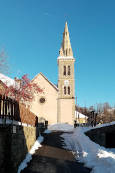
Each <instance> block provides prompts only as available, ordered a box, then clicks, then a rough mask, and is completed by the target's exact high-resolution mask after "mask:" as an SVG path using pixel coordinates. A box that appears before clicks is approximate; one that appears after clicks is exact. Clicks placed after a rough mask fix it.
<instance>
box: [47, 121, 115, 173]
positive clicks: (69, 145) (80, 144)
mask: <svg viewBox="0 0 115 173" xmlns="http://www.w3.org/2000/svg"><path fill="white" fill-rule="evenodd" d="M113 124H115V122H112V123H109V124H105V125H100V126H97V127H93V128H92V127H77V128H76V129H73V126H71V125H69V124H54V125H51V126H49V129H50V130H53V131H54V130H61V131H65V132H69V131H71V133H63V134H62V137H63V138H64V142H65V144H66V146H65V148H66V149H69V150H70V151H72V152H73V154H74V156H75V158H76V160H78V161H79V162H82V163H84V164H85V166H87V167H89V168H92V171H91V173H114V172H115V149H107V148H105V147H102V146H100V145H98V144H96V143H94V142H93V141H91V140H90V139H89V137H88V136H86V135H85V134H84V132H86V131H88V130H91V129H94V128H100V127H104V126H106V125H113ZM72 132H73V133H72Z"/></svg>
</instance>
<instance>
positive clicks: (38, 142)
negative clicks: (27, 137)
mask: <svg viewBox="0 0 115 173" xmlns="http://www.w3.org/2000/svg"><path fill="white" fill-rule="evenodd" d="M41 142H43V137H42V136H39V137H38V139H37V140H36V142H35V143H34V145H33V146H32V148H31V150H30V151H29V153H28V154H27V155H26V158H25V159H24V160H23V161H22V162H21V164H20V165H19V167H18V172H17V173H20V172H21V170H23V169H24V168H26V167H27V163H28V162H30V160H31V159H32V155H33V154H34V153H35V151H36V150H37V149H38V148H39V147H41Z"/></svg>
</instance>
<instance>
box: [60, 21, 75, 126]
mask: <svg viewBox="0 0 115 173" xmlns="http://www.w3.org/2000/svg"><path fill="white" fill-rule="evenodd" d="M57 60H58V89H59V92H58V102H57V104H58V105H57V106H58V110H57V120H58V123H69V124H73V121H74V116H75V84H74V83H75V82H74V62H75V59H74V57H73V51H72V48H71V43H70V38H69V31H68V26H67V22H66V24H65V29H64V33H63V41H62V45H61V48H60V51H59V57H58V59H57Z"/></svg>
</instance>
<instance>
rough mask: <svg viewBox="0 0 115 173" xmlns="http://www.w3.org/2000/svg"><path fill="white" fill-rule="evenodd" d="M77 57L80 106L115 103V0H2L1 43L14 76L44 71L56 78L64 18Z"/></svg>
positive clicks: (0, 47) (77, 88)
mask: <svg viewBox="0 0 115 173" xmlns="http://www.w3.org/2000/svg"><path fill="white" fill-rule="evenodd" d="M66 21H67V22H68V27H69V32H70V39H71V45H72V49H73V53H74V57H75V59H76V63H75V88H76V96H77V102H78V104H79V105H80V106H91V105H95V104H96V103H100V102H101V103H102V102H109V103H110V104H111V105H114V104H115V1H114V0H71V1H70V0H10V1H9V0H0V49H2V48H4V49H5V51H6V53H7V55H8V62H9V65H10V74H9V76H10V77H12V78H13V77H15V76H18V77H20V76H22V75H23V74H29V77H30V78H31V79H32V78H33V77H34V76H35V75H36V74H38V73H39V72H42V73H43V74H44V75H46V77H47V78H48V79H49V80H51V81H52V82H53V83H55V84H57V80H58V67H57V57H58V52H59V49H60V46H61V41H62V33H63V31H64V25H65V22H66Z"/></svg>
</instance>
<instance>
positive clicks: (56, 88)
mask: <svg viewBox="0 0 115 173" xmlns="http://www.w3.org/2000/svg"><path fill="white" fill-rule="evenodd" d="M38 75H41V76H42V77H43V78H44V79H45V80H46V81H47V82H48V83H49V84H50V85H51V86H53V88H54V89H55V90H56V91H58V87H57V86H56V85H54V84H53V83H52V82H51V81H50V80H48V78H47V77H45V76H44V75H43V73H41V72H40V73H39V74H37V75H36V76H35V77H34V78H33V79H32V81H33V80H34V79H35V78H37V76H38Z"/></svg>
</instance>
